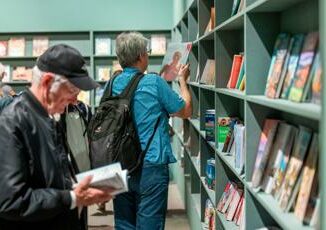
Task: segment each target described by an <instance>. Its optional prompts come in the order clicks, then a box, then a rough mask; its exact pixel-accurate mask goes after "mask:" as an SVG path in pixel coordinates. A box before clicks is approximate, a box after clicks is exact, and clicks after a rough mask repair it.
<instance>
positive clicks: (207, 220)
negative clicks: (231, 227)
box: [204, 199, 215, 230]
mask: <svg viewBox="0 0 326 230" xmlns="http://www.w3.org/2000/svg"><path fill="white" fill-rule="evenodd" d="M214 214H215V209H214V206H213V204H212V202H211V201H210V200H209V199H207V200H206V203H205V213H204V226H205V229H212V230H213V229H215V228H213V225H214V223H213V222H215V215H214Z"/></svg>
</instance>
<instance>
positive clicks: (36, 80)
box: [32, 66, 68, 93]
mask: <svg viewBox="0 0 326 230" xmlns="http://www.w3.org/2000/svg"><path fill="white" fill-rule="evenodd" d="M43 74H44V72H43V71H41V70H40V69H39V68H38V67H37V66H34V68H33V78H32V84H33V85H39V84H40V82H41V78H42V76H43ZM67 81H68V80H67V79H66V78H65V77H64V76H61V75H58V74H54V82H53V84H52V85H51V88H50V92H51V93H53V92H56V91H58V90H59V88H60V86H61V85H62V84H64V83H66V82H67Z"/></svg>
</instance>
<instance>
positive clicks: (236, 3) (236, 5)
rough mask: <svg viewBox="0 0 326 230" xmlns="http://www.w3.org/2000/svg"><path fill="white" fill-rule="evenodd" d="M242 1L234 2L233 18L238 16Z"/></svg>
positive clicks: (235, 0) (236, 0) (234, 0)
mask: <svg viewBox="0 0 326 230" xmlns="http://www.w3.org/2000/svg"><path fill="white" fill-rule="evenodd" d="M240 2H241V0H233V5H232V11H231V17H232V16H233V15H236V14H237V13H238V9H239V6H240Z"/></svg>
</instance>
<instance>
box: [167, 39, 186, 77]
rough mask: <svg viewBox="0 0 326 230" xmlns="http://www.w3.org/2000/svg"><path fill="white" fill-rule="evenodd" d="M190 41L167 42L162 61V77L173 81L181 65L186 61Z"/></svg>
mask: <svg viewBox="0 0 326 230" xmlns="http://www.w3.org/2000/svg"><path fill="white" fill-rule="evenodd" d="M191 47H192V43H191V42H186V43H169V44H168V48H167V51H166V54H165V56H164V58H163V62H162V69H163V73H162V77H163V78H164V79H165V80H167V81H173V80H174V79H175V78H176V77H177V75H178V72H179V70H180V67H181V65H184V64H186V63H187V59H188V56H189V53H190V51H191Z"/></svg>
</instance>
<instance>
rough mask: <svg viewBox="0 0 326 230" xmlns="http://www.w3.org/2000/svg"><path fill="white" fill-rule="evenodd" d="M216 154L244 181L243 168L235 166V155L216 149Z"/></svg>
mask: <svg viewBox="0 0 326 230" xmlns="http://www.w3.org/2000/svg"><path fill="white" fill-rule="evenodd" d="M216 154H217V155H218V156H219V157H220V158H221V159H222V161H223V162H224V163H225V164H226V165H227V166H228V167H229V168H230V169H231V171H232V172H233V173H234V174H235V175H236V176H237V178H238V179H239V180H240V181H241V182H242V183H244V178H243V177H242V175H241V170H240V169H238V168H236V167H235V157H234V156H231V155H228V154H227V153H223V152H221V151H219V150H218V149H216Z"/></svg>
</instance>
